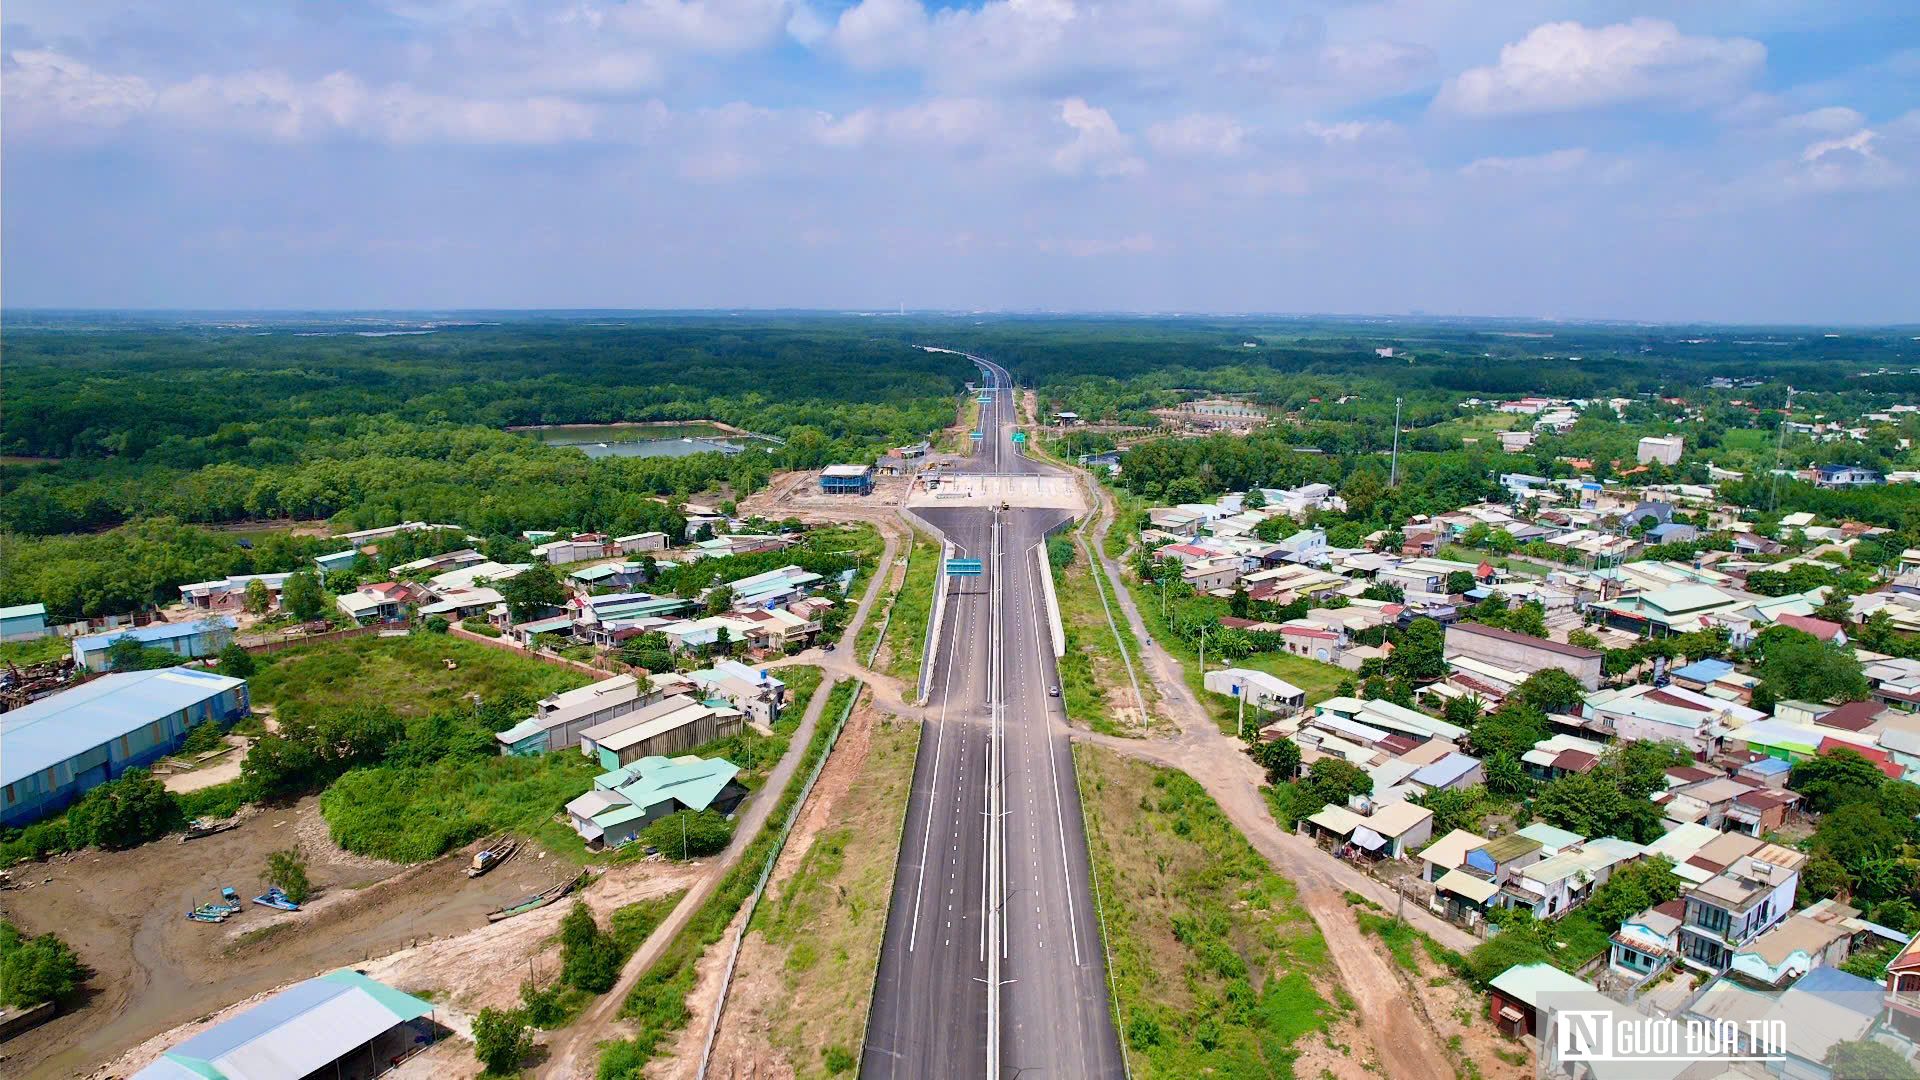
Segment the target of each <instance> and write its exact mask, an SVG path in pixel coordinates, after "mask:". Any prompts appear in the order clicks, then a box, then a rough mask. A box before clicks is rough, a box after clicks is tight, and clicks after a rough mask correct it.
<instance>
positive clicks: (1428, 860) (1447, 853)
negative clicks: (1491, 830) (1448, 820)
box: [1420, 829, 1488, 881]
mask: <svg viewBox="0 0 1920 1080" xmlns="http://www.w3.org/2000/svg"><path fill="white" fill-rule="evenodd" d="M1487 844H1488V840H1487V838H1486V837H1484V836H1479V835H1477V834H1475V833H1470V832H1468V831H1467V830H1465V829H1455V830H1453V831H1452V832H1450V833H1448V834H1447V835H1445V836H1443V837H1441V838H1440V839H1438V840H1435V841H1434V842H1433V843H1431V844H1428V845H1427V846H1426V847H1425V848H1424V849H1422V850H1421V852H1420V880H1422V881H1438V880H1440V878H1441V877H1442V876H1443V875H1445V874H1446V873H1447V871H1449V870H1455V869H1458V868H1459V867H1461V866H1462V865H1464V864H1465V863H1466V861H1467V852H1469V851H1472V850H1473V849H1475V848H1481V847H1485V846H1487Z"/></svg>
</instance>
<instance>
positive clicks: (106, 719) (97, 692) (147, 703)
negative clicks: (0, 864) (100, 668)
mask: <svg viewBox="0 0 1920 1080" xmlns="http://www.w3.org/2000/svg"><path fill="white" fill-rule="evenodd" d="M245 685H246V681H245V680H244V679H230V678H228V677H227V676H225V675H216V674H214V673H213V672H211V671H201V670H197V669H194V668H159V669H156V670H153V671H125V672H117V673H115V674H112V675H103V676H101V677H100V678H98V679H95V680H93V681H92V682H88V683H83V684H82V685H80V686H76V687H74V688H73V689H71V690H67V691H65V692H62V693H59V694H55V695H53V696H52V697H47V698H41V699H40V700H39V701H36V702H33V703H32V704H30V705H27V706H25V707H24V708H19V709H15V710H13V711H12V712H9V713H7V714H5V715H4V716H0V741H3V742H4V743H5V745H6V753H5V754H4V755H0V784H11V783H13V782H14V781H16V780H20V779H22V778H24V777H26V776H29V775H31V774H33V773H35V772H38V771H39V770H41V769H46V768H50V767H52V766H54V765H56V764H58V763H60V762H62V761H65V760H67V759H68V758H70V757H73V756H74V755H75V754H81V753H85V752H86V751H88V750H91V749H93V748H94V747H96V746H99V745H101V744H103V743H107V742H111V741H113V740H114V739H117V738H119V737H120V736H122V735H125V734H127V733H128V732H130V731H133V730H135V729H137V728H141V727H144V726H146V725H147V724H150V723H152V722H154V721H155V720H158V719H160V718H161V717H163V716H170V715H172V714H174V713H177V712H179V711H180V710H182V709H185V708H189V707H191V706H193V705H197V704H199V703H200V702H202V701H205V700H207V699H208V698H211V697H213V696H215V695H217V694H221V693H224V692H226V691H228V690H231V689H234V688H235V687H240V686H245Z"/></svg>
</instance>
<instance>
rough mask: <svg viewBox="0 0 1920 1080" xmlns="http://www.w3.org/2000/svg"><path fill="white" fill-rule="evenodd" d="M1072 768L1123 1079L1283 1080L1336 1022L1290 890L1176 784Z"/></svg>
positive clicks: (1194, 789)
mask: <svg viewBox="0 0 1920 1080" xmlns="http://www.w3.org/2000/svg"><path fill="white" fill-rule="evenodd" d="M1074 758H1075V761H1076V763H1077V768H1078V771H1079V777H1080V790H1081V800H1082V803H1083V805H1084V806H1085V811H1086V817H1087V832H1088V844H1089V848H1090V851H1091V853H1092V856H1093V865H1094V872H1095V875H1096V878H1097V881H1096V884H1097V886H1098V889H1099V892H1098V897H1099V900H1100V905H1101V910H1102V913H1103V918H1104V921H1105V933H1106V939H1107V945H1108V949H1109V952H1110V954H1111V956H1112V976H1113V987H1114V999H1115V1000H1114V1007H1115V1010H1116V1017H1117V1022H1118V1024H1119V1028H1120V1037H1121V1039H1122V1040H1123V1041H1124V1043H1125V1044H1126V1048H1127V1052H1128V1054H1129V1055H1130V1056H1131V1059H1132V1066H1133V1068H1132V1072H1133V1075H1134V1076H1137V1077H1180V1078H1186V1077H1194V1076H1211V1077H1218V1078H1235V1077H1291V1076H1292V1075H1293V1073H1292V1066H1293V1059H1294V1058H1295V1057H1296V1056H1297V1054H1298V1049H1297V1048H1296V1045H1295V1044H1296V1043H1298V1042H1299V1040H1301V1039H1302V1038H1305V1037H1306V1036H1308V1035H1311V1034H1313V1033H1315V1032H1324V1031H1326V1030H1327V1029H1328V1028H1329V1027H1330V1026H1331V1024H1332V1023H1333V1022H1334V1020H1335V1019H1337V1014H1338V1009H1337V1008H1336V1006H1335V1005H1333V1004H1332V1003H1330V1002H1329V1001H1328V1000H1327V999H1326V998H1324V997H1322V996H1321V987H1322V986H1324V985H1326V984H1327V982H1328V980H1329V979H1331V978H1332V965H1331V962H1330V960H1329V957H1328V955H1327V945H1326V941H1325V939H1324V938H1322V937H1321V936H1320V932H1319V930H1318V928H1316V927H1315V926H1314V923H1313V919H1312V917H1311V916H1310V915H1309V914H1308V913H1307V911H1306V909H1305V908H1304V907H1302V906H1301V904H1300V902H1299V900H1298V896H1297V893H1296V892H1295V890H1294V887H1293V885H1292V883H1290V882H1288V881H1287V880H1286V879H1284V878H1282V877H1281V876H1280V875H1278V874H1276V873H1274V872H1273V868H1272V867H1271V866H1269V865H1268V864H1267V862H1266V860H1264V859H1262V858H1261V857H1260V855H1259V853H1258V852H1256V851H1254V850H1253V847H1252V846H1251V845H1249V844H1248V843H1247V841H1246V839H1245V838H1244V837H1242V836H1241V835H1240V833H1239V832H1238V831H1237V830H1235V829H1234V827H1233V825H1232V824H1231V823H1230V822H1228V821H1227V819H1226V816H1225V815H1224V814H1222V813H1221V812H1220V808H1219V807H1218V806H1217V805H1215V803H1214V802H1213V800H1212V799H1211V798H1210V797H1209V796H1208V795H1207V794H1206V791H1205V789H1203V788H1201V787H1200V785H1199V784H1197V783H1195V782H1194V781H1193V779H1192V778H1191V777H1189V776H1187V775H1186V774H1185V773H1182V772H1178V771H1175V770H1172V769H1162V768H1156V767H1154V766H1151V765H1146V764H1143V763H1140V762H1135V761H1130V760H1128V759H1126V758H1122V757H1119V756H1118V755H1115V754H1113V753H1112V752H1111V751H1107V750H1103V749H1101V748H1099V747H1095V746H1085V745H1082V746H1076V747H1074Z"/></svg>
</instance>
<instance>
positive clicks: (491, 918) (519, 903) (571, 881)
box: [487, 870, 587, 922]
mask: <svg viewBox="0 0 1920 1080" xmlns="http://www.w3.org/2000/svg"><path fill="white" fill-rule="evenodd" d="M586 879H587V872H586V871H585V870H582V871H580V872H579V873H578V874H575V875H574V876H572V877H570V878H568V879H567V880H565V881H563V882H561V883H560V884H558V885H555V886H554V887H553V888H551V889H548V890H546V891H545V892H537V893H534V894H533V895H532V896H529V897H527V898H526V899H524V900H516V901H514V902H513V903H511V904H508V905H507V906H506V907H503V908H500V909H499V910H497V911H489V912H487V921H488V922H499V921H500V920H501V919H511V918H513V917H514V916H515V915H524V914H526V913H527V912H529V911H533V910H535V909H538V908H543V907H546V906H547V905H548V904H551V903H553V902H554V901H555V900H558V899H560V898H561V897H563V896H565V895H567V894H568V893H570V892H572V891H573V890H575V889H577V888H579V887H580V883H581V882H583V881H585V880H586Z"/></svg>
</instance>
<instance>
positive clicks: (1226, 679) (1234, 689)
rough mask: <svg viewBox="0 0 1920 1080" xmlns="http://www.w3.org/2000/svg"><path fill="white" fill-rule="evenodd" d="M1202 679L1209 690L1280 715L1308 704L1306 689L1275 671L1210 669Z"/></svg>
mask: <svg viewBox="0 0 1920 1080" xmlns="http://www.w3.org/2000/svg"><path fill="white" fill-rule="evenodd" d="M1201 682H1202V683H1203V685H1205V687H1206V688H1207V690H1209V691H1211V692H1212V693H1215V694H1226V695H1228V696H1237V697H1241V698H1244V699H1245V700H1246V702H1247V704H1249V705H1252V706H1253V707H1255V708H1257V709H1262V710H1266V711H1268V712H1277V713H1280V714H1282V715H1291V714H1292V713H1296V712H1299V711H1300V710H1301V709H1303V708H1305V707H1306V704H1307V692H1306V691H1305V690H1302V689H1300V688H1299V687H1297V686H1295V685H1293V684H1292V683H1290V682H1288V681H1286V680H1285V679H1282V678H1280V677H1279V676H1277V675H1269V674H1267V673H1266V672H1264V671H1255V670H1253V669H1251V668H1223V669H1221V670H1219V671H1209V672H1207V673H1206V675H1205V676H1203V677H1202V679H1201Z"/></svg>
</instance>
